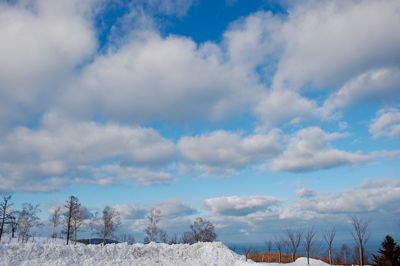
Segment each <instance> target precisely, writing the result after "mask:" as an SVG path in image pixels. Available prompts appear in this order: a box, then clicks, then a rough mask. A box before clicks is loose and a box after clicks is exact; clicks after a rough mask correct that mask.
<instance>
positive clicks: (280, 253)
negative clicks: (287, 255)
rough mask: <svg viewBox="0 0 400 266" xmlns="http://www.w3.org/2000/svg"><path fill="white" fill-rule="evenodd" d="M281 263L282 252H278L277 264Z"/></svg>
mask: <svg viewBox="0 0 400 266" xmlns="http://www.w3.org/2000/svg"><path fill="white" fill-rule="evenodd" d="M281 262H282V252H280V251H279V263H281Z"/></svg>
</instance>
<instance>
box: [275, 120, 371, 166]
mask: <svg viewBox="0 0 400 266" xmlns="http://www.w3.org/2000/svg"><path fill="white" fill-rule="evenodd" d="M344 136H346V134H340V133H326V132H324V131H323V130H321V129H320V128H318V127H310V128H304V129H301V130H299V131H298V132H296V133H295V134H294V135H293V136H291V137H290V139H289V143H288V145H287V148H286V150H285V151H284V152H283V153H282V154H281V155H280V156H279V157H277V158H276V159H275V160H273V161H272V165H271V166H272V169H274V170H280V171H289V172H306V171H314V170H319V169H328V168H333V167H338V166H341V165H354V164H362V163H365V162H368V161H369V160H371V159H372V157H371V156H369V155H365V154H362V153H359V152H357V153H354V152H347V151H342V150H338V149H335V148H333V147H331V146H330V144H329V143H330V141H332V140H334V139H337V138H341V137H344Z"/></svg>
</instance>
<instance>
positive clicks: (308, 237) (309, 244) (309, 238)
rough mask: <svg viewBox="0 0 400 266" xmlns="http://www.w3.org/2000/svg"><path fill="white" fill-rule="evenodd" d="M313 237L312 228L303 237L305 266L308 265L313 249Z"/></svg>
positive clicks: (313, 231)
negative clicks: (305, 257)
mask: <svg viewBox="0 0 400 266" xmlns="http://www.w3.org/2000/svg"><path fill="white" fill-rule="evenodd" d="M314 237H315V230H314V227H311V228H309V229H308V230H307V231H306V233H305V235H304V250H305V251H306V255H307V265H310V257H311V252H312V248H313V241H314Z"/></svg>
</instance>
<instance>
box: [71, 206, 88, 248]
mask: <svg viewBox="0 0 400 266" xmlns="http://www.w3.org/2000/svg"><path fill="white" fill-rule="evenodd" d="M85 211H86V209H84V208H83V207H82V205H81V204H80V203H78V205H76V206H75V208H74V210H73V212H72V217H71V219H72V228H71V229H72V232H73V236H74V241H75V244H76V241H77V240H78V231H79V229H80V228H81V227H82V226H83V225H84V220H85V218H86V214H85Z"/></svg>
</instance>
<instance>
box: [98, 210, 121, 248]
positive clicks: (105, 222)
mask: <svg viewBox="0 0 400 266" xmlns="http://www.w3.org/2000/svg"><path fill="white" fill-rule="evenodd" d="M120 224H121V222H120V218H119V214H118V212H117V211H116V210H115V209H114V208H112V207H110V206H106V207H104V210H103V216H102V228H101V230H100V233H101V236H102V237H103V245H105V244H106V238H107V237H109V236H110V235H111V234H112V233H113V232H115V230H117V228H118V226H119V225H120Z"/></svg>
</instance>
